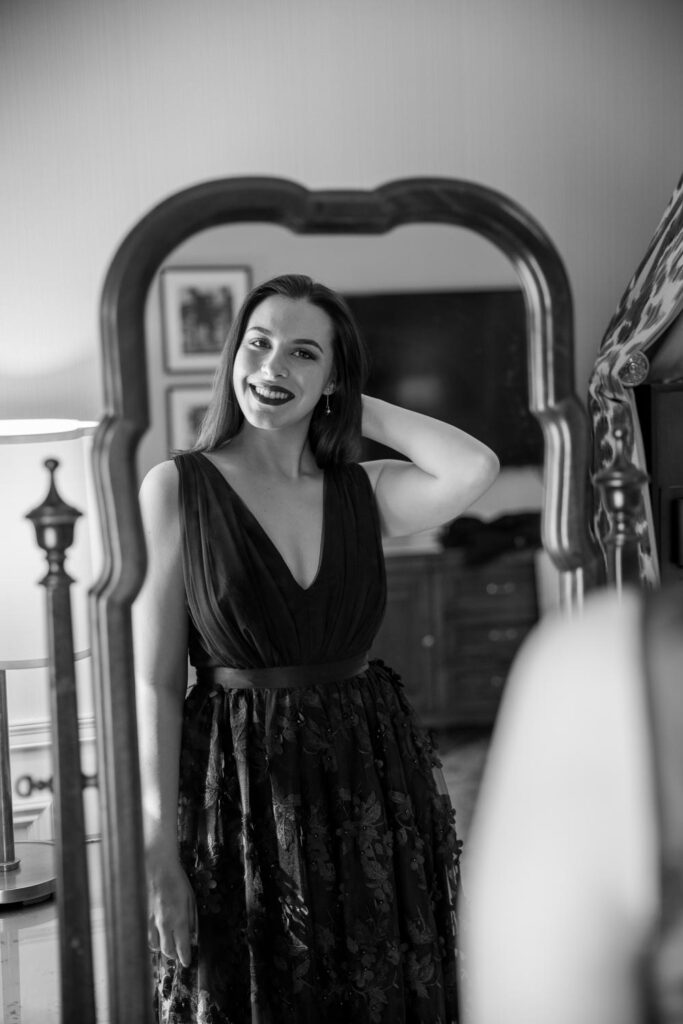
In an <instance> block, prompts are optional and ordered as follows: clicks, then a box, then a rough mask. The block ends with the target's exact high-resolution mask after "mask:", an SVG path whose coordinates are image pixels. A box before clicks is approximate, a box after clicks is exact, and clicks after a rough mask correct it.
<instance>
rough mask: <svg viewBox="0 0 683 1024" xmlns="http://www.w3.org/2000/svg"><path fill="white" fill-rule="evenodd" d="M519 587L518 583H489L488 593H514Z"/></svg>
mask: <svg viewBox="0 0 683 1024" xmlns="http://www.w3.org/2000/svg"><path fill="white" fill-rule="evenodd" d="M516 589H517V584H516V583H511V582H509V581H508V582H507V583H487V584H486V593H487V594H514V592H515V590H516Z"/></svg>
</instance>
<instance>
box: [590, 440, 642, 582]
mask: <svg viewBox="0 0 683 1024" xmlns="http://www.w3.org/2000/svg"><path fill="white" fill-rule="evenodd" d="M626 440H627V435H626V428H625V427H623V426H621V427H617V428H616V429H615V430H614V458H613V459H612V462H611V463H610V465H609V466H607V467H606V468H605V469H601V470H600V471H599V472H597V473H596V474H595V475H594V477H593V482H594V484H595V486H596V487H597V488H598V489H599V491H600V493H601V496H602V500H603V503H604V506H605V508H606V509H607V513H608V516H609V519H610V528H609V532H608V534H607V536H606V537H605V541H604V543H605V552H606V559H607V582H608V583H609V584H613V585H614V586H615V587H616V588H617V590H618V591H619V592H620V593H621V590H622V589H623V587H624V586H625V585H627V584H629V583H633V584H636V585H640V563H639V547H640V539H639V535H638V530H637V523H638V522H639V521H640V519H641V511H642V502H643V493H642V492H643V487H644V486H645V484H646V483H647V482H648V479H649V477H648V475H647V473H645V472H643V470H641V469H638V468H637V467H636V466H634V465H633V463H632V462H630V461H629V460H628V458H627V457H626V452H625V447H626Z"/></svg>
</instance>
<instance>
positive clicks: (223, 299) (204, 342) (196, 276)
mask: <svg viewBox="0 0 683 1024" xmlns="http://www.w3.org/2000/svg"><path fill="white" fill-rule="evenodd" d="M249 287H250V271H249V268H248V267H164V268H163V270H162V271H161V274H160V292H161V310H162V329H163V335H164V364H165V367H166V370H167V372H169V373H207V372H211V371H212V370H213V369H214V367H215V365H216V363H217V361H218V356H219V355H220V353H221V349H222V348H223V345H224V344H225V339H226V338H227V336H228V331H229V330H230V327H231V325H232V322H233V320H234V318H235V313H236V312H237V310H238V309H239V307H240V305H241V304H242V302H243V300H244V298H245V296H246V294H247V292H248V290H249Z"/></svg>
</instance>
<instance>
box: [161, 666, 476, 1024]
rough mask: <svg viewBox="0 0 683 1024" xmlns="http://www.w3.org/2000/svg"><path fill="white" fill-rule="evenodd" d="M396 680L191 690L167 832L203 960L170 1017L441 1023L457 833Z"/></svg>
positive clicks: (278, 1023) (166, 982)
mask: <svg viewBox="0 0 683 1024" xmlns="http://www.w3.org/2000/svg"><path fill="white" fill-rule="evenodd" d="M454 819H455V815H454V811H453V809H452V807H451V804H450V801H449V798H448V795H447V793H446V789H445V786H444V785H443V779H442V776H441V772H440V763H439V760H438V757H437V756H436V753H435V749H434V745H433V743H432V741H431V739H430V737H429V734H428V733H427V732H426V731H425V730H424V729H422V728H421V727H420V726H419V725H418V724H417V722H416V720H415V717H414V714H413V712H412V710H411V708H410V705H409V704H408V702H407V701H406V698H405V695H404V692H403V686H402V683H401V681H400V679H399V677H398V676H396V674H395V673H393V672H392V671H391V670H389V669H388V668H387V667H386V666H384V664H383V663H382V662H377V661H375V662H372V663H371V665H370V667H369V669H368V670H367V671H366V672H364V673H363V674H362V675H360V676H356V677H354V678H352V679H348V680H344V681H343V682H339V683H327V684H322V685H319V686H311V687H307V688H305V689H271V690H264V689H258V690H249V689H239V690H223V689H221V688H219V687H211V686H208V685H206V684H198V685H197V686H196V687H194V688H193V690H192V691H191V692H190V693H189V695H188V697H187V700H186V706H185V718H184V727H183V740H182V754H181V765H180V797H179V817H178V827H179V841H180V851H181V857H182V860H183V864H184V867H185V870H186V871H187V874H188V877H189V878H190V881H191V884H192V886H193V888H194V891H195V894H196V900H197V910H198V919H199V933H198V952H196V953H195V958H194V960H193V962H192V964H191V965H190V966H189V967H188V968H184V967H182V965H180V964H178V965H176V964H174V963H173V962H172V961H168V960H166V959H165V958H163V957H161V958H158V959H157V960H156V961H155V1005H156V1010H157V1012H158V1017H159V1020H160V1021H163V1022H165V1024H181V1022H182V1024H186V1022H200V1024H247V1022H248V1024H321V1022H323V1024H366V1022H367V1024H370V1022H372V1024H418V1022H419V1024H453V1022H455V1021H457V1020H458V1009H457V975H458V960H457V932H456V921H455V900H456V887H457V881H458V863H459V854H460V843H459V841H458V840H457V838H456V835H455V829H454Z"/></svg>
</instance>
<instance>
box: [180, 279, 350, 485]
mask: <svg viewBox="0 0 683 1024" xmlns="http://www.w3.org/2000/svg"><path fill="white" fill-rule="evenodd" d="M271 295H282V296H284V297H285V298H288V299H303V300H305V301H306V302H310V304H311V305H312V306H317V307H318V308H319V309H322V310H323V312H325V313H327V315H328V316H329V318H330V320H331V321H332V352H333V358H334V364H333V365H334V374H335V378H334V379H335V391H334V395H332V396H331V404H332V415H330V416H328V415H326V413H325V404H326V403H325V400H324V398H322V397H321V399H320V401H319V402H318V404H317V406H316V407H315V409H314V410H313V416H312V418H311V424H310V427H309V435H308V437H309V442H310V445H311V449H312V451H313V455H314V456H315V460H316V462H317V463H318V465H319V466H327V465H330V464H332V463H338V462H353V461H354V460H356V459H358V458H359V456H360V450H361V394H362V391H363V387H364V385H365V379H366V376H367V365H368V363H367V353H366V349H365V345H364V344H363V340H362V338H361V336H360V333H359V331H358V327H357V326H356V323H355V321H354V319H353V315H352V313H351V310H350V309H349V307H348V306H347V304H346V302H345V301H344V299H343V298H342V297H341V296H340V295H338V294H337V293H336V292H334V291H332V289H331V288H327V287H326V286H325V285H324V284H319V283H318V282H316V281H313V280H312V279H311V278H310V277H306V276H305V275H303V274H283V275H282V276H281V277H274V278H272V280H270V281H265V282H264V283H263V284H260V285H257V286H256V288H254V289H253V290H252V291H251V292H250V293H249V294H248V295H247V297H246V299H245V300H244V302H243V303H242V306H241V307H240V309H239V311H238V313H237V315H236V317H235V319H234V321H233V323H232V326H231V328H230V330H229V332H228V337H227V340H226V342H225V345H224V347H223V351H222V352H221V357H220V362H219V363H218V367H217V369H216V373H215V376H214V380H213V388H212V392H211V398H210V400H209V405H208V408H207V410H206V414H205V416H204V419H203V420H202V425H201V428H200V431H199V436H198V438H197V442H196V444H195V445H194V447H193V449H192V450H193V451H199V452H201V451H212V450H213V449H215V448H218V447H220V445H222V444H224V443H225V442H226V441H229V440H230V438H232V437H234V436H235V434H237V433H238V431H239V429H240V427H241V426H242V422H243V420H244V415H243V413H242V410H241V409H240V407H239V403H238V401H237V397H236V395H235V389H234V386H233V381H232V375H233V367H234V365H235V356H236V354H237V350H238V348H239V347H240V345H241V344H242V338H243V337H244V334H245V331H246V329H247V324H248V323H249V319H250V317H251V314H252V313H253V312H254V310H255V309H256V307H257V306H259V305H260V304H261V303H262V302H263V301H264V300H265V299H267V298H269V297H270V296H271Z"/></svg>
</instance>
